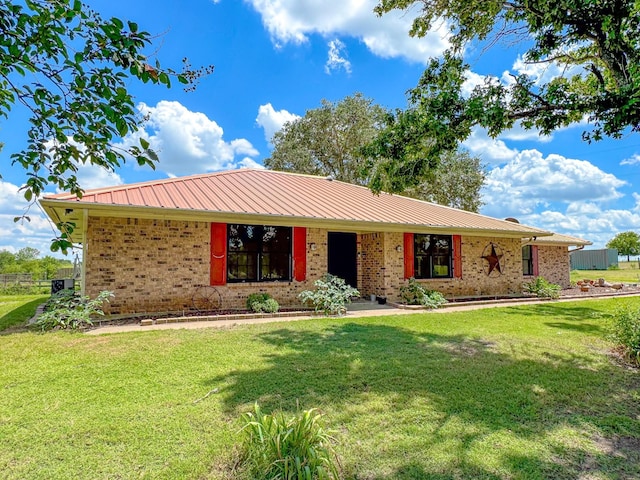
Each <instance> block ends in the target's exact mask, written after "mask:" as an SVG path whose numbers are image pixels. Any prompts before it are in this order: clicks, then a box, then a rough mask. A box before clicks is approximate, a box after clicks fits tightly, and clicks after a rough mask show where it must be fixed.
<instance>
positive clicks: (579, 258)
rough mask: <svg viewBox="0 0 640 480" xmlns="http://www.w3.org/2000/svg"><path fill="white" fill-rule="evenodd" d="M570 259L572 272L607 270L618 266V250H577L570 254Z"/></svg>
mask: <svg viewBox="0 0 640 480" xmlns="http://www.w3.org/2000/svg"><path fill="white" fill-rule="evenodd" d="M570 259H571V270H606V269H608V268H609V267H611V266H616V267H617V266H618V250H616V249H615V248H601V249H599V250H576V251H574V252H571V253H570Z"/></svg>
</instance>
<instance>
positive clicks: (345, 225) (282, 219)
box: [40, 198, 553, 238]
mask: <svg viewBox="0 0 640 480" xmlns="http://www.w3.org/2000/svg"><path fill="white" fill-rule="evenodd" d="M40 204H41V205H42V207H43V209H44V210H45V212H47V214H48V215H49V217H51V218H52V220H54V221H55V222H56V223H58V222H61V221H70V220H69V218H68V217H69V216H72V215H74V212H75V211H76V210H85V209H86V210H89V211H90V212H91V215H92V216H96V217H121V218H127V217H135V218H146V219H155V220H183V221H184V220H188V221H203V222H222V223H248V224H263V225H292V226H293V225H295V226H301V227H311V228H313V227H315V228H327V229H340V230H342V231H354V232H406V231H407V230H410V231H412V232H413V233H433V232H442V233H448V234H464V235H470V236H486V235H491V236H499V237H505V238H525V237H532V236H539V237H542V236H550V235H553V233H552V232H548V231H545V230H540V229H536V228H533V227H531V228H528V229H526V228H525V227H524V226H523V225H520V224H518V226H519V227H520V229H517V230H501V229H487V228H474V227H453V226H447V225H429V224H417V223H388V222H365V221H362V220H348V219H330V218H318V217H301V216H293V215H274V214H258V213H244V212H220V211H217V212H212V211H203V210H186V209H175V208H163V207H143V206H131V205H112V204H98V203H83V202H82V201H78V200H58V199H52V198H43V199H41V200H40ZM76 217H77V216H76ZM82 218H83V217H82V216H80V218H79V219H78V218H75V217H74V219H75V220H76V221H77V222H80V224H78V225H76V229H77V230H80V231H82V228H81V227H82V225H81V222H82Z"/></svg>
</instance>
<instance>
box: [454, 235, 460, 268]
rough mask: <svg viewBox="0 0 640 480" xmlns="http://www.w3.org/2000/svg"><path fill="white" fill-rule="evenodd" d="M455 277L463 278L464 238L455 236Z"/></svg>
mask: <svg viewBox="0 0 640 480" xmlns="http://www.w3.org/2000/svg"><path fill="white" fill-rule="evenodd" d="M453 277H454V278H462V237H461V236H460V235H454V236H453Z"/></svg>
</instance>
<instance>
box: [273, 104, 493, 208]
mask: <svg viewBox="0 0 640 480" xmlns="http://www.w3.org/2000/svg"><path fill="white" fill-rule="evenodd" d="M390 116H391V114H390V113H389V112H388V111H387V110H385V109H384V108H383V107H381V106H379V105H376V104H375V103H373V101H372V100H371V99H368V98H365V97H364V96H363V95H362V94H361V93H356V94H354V95H353V96H347V97H345V98H344V99H342V100H340V101H338V102H335V103H334V102H329V101H327V100H322V104H321V106H320V107H319V108H316V109H311V110H308V111H307V112H306V113H305V115H304V116H303V117H301V118H299V119H296V120H294V121H292V122H288V123H287V124H285V125H284V127H283V128H282V130H280V131H278V132H277V133H276V134H275V135H274V136H273V139H272V140H271V142H272V143H273V152H272V154H271V157H270V158H267V159H265V160H264V165H265V166H266V167H267V168H271V169H274V170H281V171H287V172H296V173H305V174H309V175H320V176H331V177H333V178H334V179H336V180H340V181H343V182H348V183H352V184H355V185H362V186H368V185H370V181H371V178H372V177H373V176H374V175H375V172H376V171H377V169H378V168H379V165H380V163H381V160H380V156H379V152H378V151H376V150H375V149H374V148H371V147H370V144H371V142H373V141H374V140H375V139H376V138H378V136H379V135H380V134H381V132H383V131H384V129H385V126H386V124H387V123H386V122H387V121H388V120H389V118H390ZM390 178H393V176H391V177H390ZM484 179H485V172H484V167H483V166H482V165H481V163H480V160H479V159H478V158H474V157H471V156H470V155H469V154H468V153H466V152H457V151H454V152H444V153H443V154H442V155H441V157H440V158H439V159H438V161H437V162H433V163H430V164H429V170H428V172H426V174H425V176H423V178H422V181H421V182H419V183H418V184H417V185H415V186H414V187H413V188H410V189H406V188H400V189H395V188H394V185H393V184H385V185H383V186H382V188H379V189H377V191H380V190H386V191H395V192H396V193H403V194H405V195H408V196H411V197H414V198H419V199H422V200H427V201H431V202H436V203H440V204H442V205H448V206H452V207H456V208H462V209H465V210H469V211H474V212H477V211H478V209H479V208H480V206H481V205H482V203H481V199H480V189H481V188H482V185H483V183H484Z"/></svg>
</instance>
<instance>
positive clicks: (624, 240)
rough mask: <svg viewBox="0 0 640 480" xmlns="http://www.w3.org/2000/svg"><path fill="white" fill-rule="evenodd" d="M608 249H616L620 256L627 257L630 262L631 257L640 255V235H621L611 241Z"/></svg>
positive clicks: (634, 233)
mask: <svg viewBox="0 0 640 480" xmlns="http://www.w3.org/2000/svg"><path fill="white" fill-rule="evenodd" d="M607 248H615V249H616V250H618V255H626V256H627V262H628V261H629V257H630V256H631V255H640V235H638V234H637V233H636V232H622V233H619V234H617V235H616V236H615V237H613V238H612V239H611V240H609V243H607Z"/></svg>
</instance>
